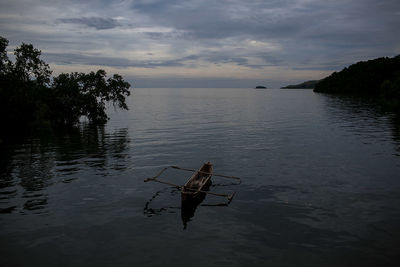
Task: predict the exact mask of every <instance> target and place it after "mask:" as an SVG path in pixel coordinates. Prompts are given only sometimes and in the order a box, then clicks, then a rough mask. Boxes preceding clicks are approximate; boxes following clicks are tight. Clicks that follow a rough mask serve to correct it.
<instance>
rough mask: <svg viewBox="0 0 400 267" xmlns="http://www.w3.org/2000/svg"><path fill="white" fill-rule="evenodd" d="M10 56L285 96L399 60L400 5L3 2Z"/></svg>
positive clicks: (63, 67)
mask: <svg viewBox="0 0 400 267" xmlns="http://www.w3.org/2000/svg"><path fill="white" fill-rule="evenodd" d="M0 35H1V36H3V37H5V38H7V39H8V40H9V47H8V51H9V53H11V54H12V51H13V50H14V49H15V48H16V47H17V46H19V45H20V44H21V43H22V42H24V43H31V44H33V45H34V46H35V47H36V48H38V49H40V50H42V58H43V59H44V60H45V61H46V62H47V63H49V64H50V67H51V69H52V70H53V74H55V75H57V74H59V73H62V72H72V71H78V72H89V71H96V70H97V69H100V68H101V69H105V70H106V71H107V73H108V74H109V75H111V74H113V73H118V74H121V75H122V76H123V77H124V78H125V80H127V81H129V82H131V84H132V86H133V87H243V88H246V87H254V86H256V85H265V86H267V87H280V86H285V85H288V84H293V83H299V82H303V81H306V80H313V79H321V78H323V77H326V76H327V75H329V74H331V73H332V72H334V71H340V70H341V69H343V68H344V67H346V66H348V65H350V64H352V63H355V62H357V61H361V60H368V59H373V58H377V57H384V56H386V57H392V56H395V55H398V54H400V1H399V0H318V1H317V0H265V1H258V0H247V1H246V0H184V1H178V0H136V1H135V0H134V1H119V0H103V1H94V0H86V1H82V0H76V1H75V0H74V1H67V0H64V1H58V0H31V1H29V0H8V1H7V0H0Z"/></svg>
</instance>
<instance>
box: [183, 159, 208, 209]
mask: <svg viewBox="0 0 400 267" xmlns="http://www.w3.org/2000/svg"><path fill="white" fill-rule="evenodd" d="M212 171H213V166H212V164H211V163H210V162H207V163H204V164H203V166H202V167H201V168H200V169H199V170H198V171H196V172H195V173H194V174H193V175H192V176H191V177H190V178H189V180H188V181H187V182H186V184H185V185H184V186H183V187H182V191H181V198H182V201H183V202H194V204H195V203H196V202H199V203H200V202H201V201H203V200H204V198H205V195H206V193H205V191H208V189H209V188H210V185H211V183H212V182H211V176H212Z"/></svg>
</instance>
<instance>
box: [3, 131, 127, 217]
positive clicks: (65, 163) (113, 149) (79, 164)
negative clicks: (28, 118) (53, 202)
mask: <svg viewBox="0 0 400 267" xmlns="http://www.w3.org/2000/svg"><path fill="white" fill-rule="evenodd" d="M128 143H129V137H128V131H127V129H119V130H117V131H115V132H113V133H108V132H106V131H105V129H104V127H89V126H88V125H82V126H81V127H80V128H77V129H74V130H71V131H70V132H68V133H63V134H61V135H55V136H47V137H46V138H43V137H38V138H32V139H30V140H27V141H26V142H25V143H24V144H22V145H19V144H2V147H1V151H2V153H1V165H0V200H1V203H0V205H1V206H0V212H1V213H9V212H14V211H16V210H20V212H22V213H25V212H28V211H35V213H41V212H43V209H45V208H46V206H47V205H48V195H47V193H46V189H47V188H48V187H49V186H52V185H54V184H57V183H71V182H73V181H74V180H75V179H79V177H80V176H81V174H80V173H81V172H82V171H84V170H85V169H92V170H93V171H95V172H96V175H107V174H108V173H110V172H112V171H120V170H124V169H126V168H127V164H126V162H127V160H128V158H129V153H128V152H127V148H128ZM14 200H15V201H14ZM18 200H23V201H22V202H21V201H18Z"/></svg>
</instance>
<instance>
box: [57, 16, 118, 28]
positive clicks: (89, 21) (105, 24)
mask: <svg viewBox="0 0 400 267" xmlns="http://www.w3.org/2000/svg"><path fill="white" fill-rule="evenodd" d="M58 22H61V23H71V24H81V25H85V26H87V27H91V28H95V29H97V30H106V29H113V28H116V27H118V26H121V25H120V24H119V23H118V21H116V20H115V19H112V18H101V17H82V18H64V19H58Z"/></svg>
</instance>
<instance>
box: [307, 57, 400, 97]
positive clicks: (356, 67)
mask: <svg viewBox="0 0 400 267" xmlns="http://www.w3.org/2000/svg"><path fill="white" fill-rule="evenodd" d="M399 75H400V55H398V56H396V57H393V58H388V57H382V58H377V59H373V60H368V61H360V62H357V63H355V64H353V65H350V66H349V67H347V68H344V69H343V70H341V71H340V72H334V73H332V74H331V75H330V76H328V77H326V78H324V79H322V80H321V81H320V82H319V83H318V84H317V85H316V86H315V88H314V91H315V92H323V93H346V94H348V93H361V94H380V93H381V91H382V90H381V89H382V88H381V86H382V85H383V83H384V82H385V81H394V80H395V79H398V77H399Z"/></svg>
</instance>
